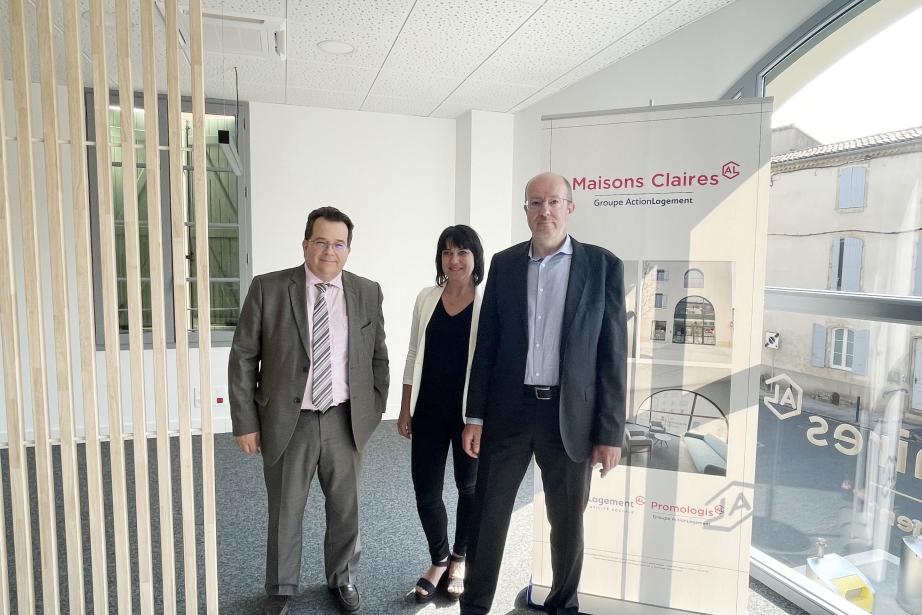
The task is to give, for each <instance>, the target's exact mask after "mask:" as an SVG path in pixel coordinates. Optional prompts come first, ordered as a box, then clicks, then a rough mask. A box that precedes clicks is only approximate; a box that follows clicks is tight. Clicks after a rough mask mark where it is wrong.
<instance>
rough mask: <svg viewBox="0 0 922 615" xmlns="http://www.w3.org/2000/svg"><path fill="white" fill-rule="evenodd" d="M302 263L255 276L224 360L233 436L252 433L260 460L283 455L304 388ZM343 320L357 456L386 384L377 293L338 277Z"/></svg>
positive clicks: (306, 345) (306, 340)
mask: <svg viewBox="0 0 922 615" xmlns="http://www.w3.org/2000/svg"><path fill="white" fill-rule="evenodd" d="M305 279H306V278H305V273H304V265H303V264H302V265H299V266H298V267H293V268H292V269H284V270H282V271H275V272H272V273H267V274H264V275H260V276H256V277H255V278H253V282H252V283H251V284H250V290H249V292H248V293H247V297H246V301H244V304H243V309H242V310H241V312H240V320H239V322H238V323H237V330H236V331H235V333H234V343H233V346H232V348H231V353H230V360H229V362H228V367H227V372H228V384H229V388H230V394H229V397H230V406H231V421H232V422H233V426H234V435H235V436H239V435H243V434H248V433H253V432H256V431H258V432H260V446H261V448H262V455H263V461H264V463H265V464H266V465H272V464H273V463H275V462H276V461H277V460H278V459H279V457H281V455H282V452H284V450H285V447H287V446H288V441H289V440H290V439H291V434H292V433H293V432H294V429H295V425H296V424H297V422H298V415H299V414H300V412H301V397H302V396H303V395H304V388H305V386H306V385H307V372H308V368H309V367H310V360H309V359H308V357H309V356H310V347H311V341H310V336H309V335H308V331H307V299H306V292H307V290H306V288H305ZM342 279H343V290H344V293H345V299H346V312H347V315H348V319H349V326H348V331H349V395H350V402H351V406H352V435H353V437H354V439H355V445H356V448H357V449H358V450H359V451H361V450H362V448H363V447H364V446H365V443H366V442H368V438H369V437H370V436H371V434H372V432H373V431H374V430H375V428H376V427H377V426H378V423H380V422H381V415H382V413H383V412H384V410H385V403H386V401H387V389H388V383H389V380H390V374H389V371H388V369H389V368H388V360H387V347H386V346H385V345H384V314H383V312H382V311H381V300H382V296H381V287H380V286H379V285H378V283H377V282H372V281H371V280H367V279H365V278H362V277H359V276H357V275H355V274H352V273H349V272H348V271H343V278H342Z"/></svg>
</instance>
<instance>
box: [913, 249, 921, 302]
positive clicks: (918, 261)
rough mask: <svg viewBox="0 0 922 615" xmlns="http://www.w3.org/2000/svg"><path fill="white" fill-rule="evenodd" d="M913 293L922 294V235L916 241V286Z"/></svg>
mask: <svg viewBox="0 0 922 615" xmlns="http://www.w3.org/2000/svg"><path fill="white" fill-rule="evenodd" d="M913 294H914V295H917V296H922V237H919V239H918V240H917V241H916V287H915V289H914V290H913Z"/></svg>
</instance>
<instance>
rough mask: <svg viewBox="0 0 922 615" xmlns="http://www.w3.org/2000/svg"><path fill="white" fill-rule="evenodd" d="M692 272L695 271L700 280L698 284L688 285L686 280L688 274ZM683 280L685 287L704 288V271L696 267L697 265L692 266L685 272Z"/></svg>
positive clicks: (687, 279)
mask: <svg viewBox="0 0 922 615" xmlns="http://www.w3.org/2000/svg"><path fill="white" fill-rule="evenodd" d="M692 272H696V273H697V274H698V275H699V276H700V280H701V285H700V286H689V285H688V281H689V277H688V274H690V273H692ZM683 282H684V283H685V288H704V272H703V271H701V270H700V269H698V268H697V267H692V268H690V269H689V270H688V271H686V272H685V276H684V280H683Z"/></svg>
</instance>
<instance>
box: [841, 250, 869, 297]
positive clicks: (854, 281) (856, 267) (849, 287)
mask: <svg viewBox="0 0 922 615" xmlns="http://www.w3.org/2000/svg"><path fill="white" fill-rule="evenodd" d="M863 243H864V242H862V241H861V240H860V239H858V238H857V237H846V238H845V252H844V254H843V257H842V285H841V290H844V291H849V292H858V291H859V290H861V249H862V247H863Z"/></svg>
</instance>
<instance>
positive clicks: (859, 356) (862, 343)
mask: <svg viewBox="0 0 922 615" xmlns="http://www.w3.org/2000/svg"><path fill="white" fill-rule="evenodd" d="M870 339H871V332H870V331H869V330H867V329H861V330H859V331H855V355H854V358H853V359H852V371H853V372H854V373H856V374H861V375H862V376H866V375H867V373H868V342H869V341H870Z"/></svg>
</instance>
